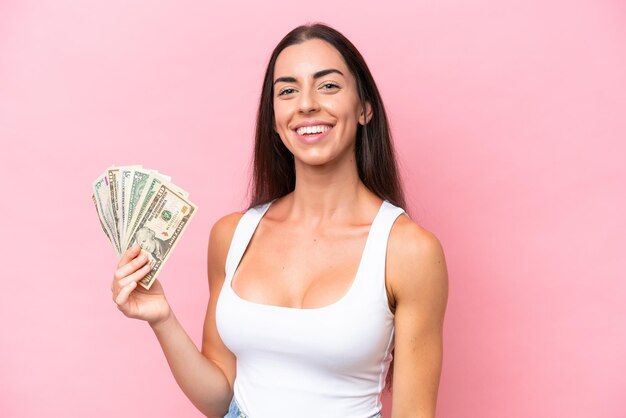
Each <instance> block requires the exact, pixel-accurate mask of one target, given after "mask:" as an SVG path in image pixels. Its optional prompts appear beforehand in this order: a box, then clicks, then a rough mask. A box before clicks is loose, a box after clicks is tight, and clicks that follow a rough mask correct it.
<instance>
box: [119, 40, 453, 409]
mask: <svg viewBox="0 0 626 418" xmlns="http://www.w3.org/2000/svg"><path fill="white" fill-rule="evenodd" d="M328 69H334V70H338V72H334V71H333V72H330V73H327V74H325V75H324V76H322V77H314V74H316V73H317V74H318V75H319V72H320V71H321V70H328ZM340 73H341V74H340ZM274 79H275V80H279V81H278V82H277V83H276V84H275V89H274V90H275V92H274V107H275V130H276V131H277V132H278V133H279V135H280V137H281V139H282V141H283V143H284V144H285V146H286V147H287V148H288V149H289V150H290V151H291V152H292V153H293V155H294V160H295V168H296V187H295V190H294V192H292V193H290V194H288V195H286V196H284V197H282V198H280V199H277V200H276V201H275V202H274V203H273V204H272V206H271V207H270V209H269V210H268V211H267V213H266V214H265V216H264V217H263V219H262V220H261V222H260V224H259V226H258V228H257V230H256V232H255V234H254V235H253V237H252V240H251V242H250V244H249V247H248V251H247V252H246V254H245V255H244V257H243V259H242V261H241V263H240V264H239V266H238V268H237V271H236V273H235V276H234V278H233V289H234V290H235V292H237V294H238V295H239V296H240V297H242V298H244V299H247V300H250V301H253V302H257V303H263V304H271V305H280V306H288V307H293V308H314V307H321V306H325V305H328V304H331V303H333V302H335V301H337V300H339V299H340V298H341V297H342V296H343V295H344V294H345V293H346V292H347V291H348V289H349V287H350V286H351V284H352V281H353V279H354V276H355V273H356V269H357V266H358V263H359V260H360V257H361V254H362V251H363V247H364V245H365V240H366V238H367V234H368V231H369V228H370V226H371V223H372V221H373V219H374V217H375V216H376V213H377V212H378V209H379V208H380V205H381V203H382V201H381V199H380V198H378V197H377V196H375V195H374V194H372V193H371V192H370V191H369V190H368V189H367V188H366V187H365V186H364V185H363V183H362V182H361V181H360V179H359V177H358V173H357V166H356V161H355V157H354V145H355V137H356V128H357V124H358V123H361V124H363V123H366V122H367V120H369V118H370V117H371V109H370V107H369V105H368V104H366V109H365V112H366V113H365V114H364V113H363V109H362V106H361V104H360V103H359V100H358V95H357V92H356V81H355V79H354V77H353V76H352V75H351V73H350V71H349V70H348V68H347V67H346V64H345V62H344V61H343V58H342V57H341V55H340V54H339V53H338V52H337V51H336V50H335V49H334V48H333V47H332V46H331V45H329V44H327V43H326V42H324V41H321V40H316V39H314V40H309V41H306V42H304V43H302V44H298V45H293V46H290V47H288V48H286V49H285V50H283V51H282V52H281V54H280V55H279V57H278V60H277V62H276V68H275V74H274ZM311 120H316V121H323V122H325V123H329V124H331V125H332V126H333V127H332V129H331V130H330V131H329V132H328V134H327V136H326V137H325V138H324V139H323V140H322V141H320V142H319V143H315V144H307V143H304V142H302V141H300V140H299V139H298V135H297V134H296V132H295V131H294V127H295V125H298V124H300V123H301V122H306V121H311ZM241 216H242V213H233V214H230V215H227V216H225V217H223V218H222V219H220V220H219V221H218V222H216V224H215V225H214V226H213V229H212V230H211V234H210V238H209V247H208V276H209V286H210V290H211V292H210V298H209V304H208V308H207V314H206V318H205V325H204V336H203V343H202V349H201V351H198V349H197V348H196V347H195V345H194V344H193V342H192V341H191V340H190V339H189V337H188V336H187V334H186V333H185V331H184V330H183V328H182V327H181V326H180V324H179V322H178V321H177V320H176V317H175V316H174V314H173V313H172V310H171V309H170V307H169V305H168V303H167V300H166V299H165V296H164V294H163V291H162V288H161V286H160V284H159V283H158V281H157V282H155V284H154V285H153V287H152V288H151V289H150V291H145V290H144V289H143V288H141V287H137V286H136V283H137V281H138V280H140V279H141V278H142V277H143V276H144V275H145V274H146V273H147V272H148V271H149V269H147V268H145V267H142V266H143V265H144V264H145V262H146V260H145V258H143V256H141V255H140V252H139V246H138V245H137V246H135V247H133V248H131V249H130V250H128V251H127V253H126V254H124V256H123V258H122V260H121V261H120V264H119V265H118V269H117V271H116V272H115V275H114V280H113V285H112V291H113V298H114V300H115V302H116V303H117V305H118V307H119V309H120V310H121V311H122V312H123V313H124V314H125V315H127V316H129V317H133V318H140V319H144V320H146V321H148V323H149V324H150V325H151V327H152V328H153V330H154V332H155V334H156V336H157V338H158V340H159V342H160V344H161V346H162V348H163V351H164V353H165V356H166V358H167V360H168V363H169V365H170V368H171V369H172V373H173V374H174V377H175V378H176V380H177V382H178V384H179V385H180V387H181V388H182V389H183V391H184V392H185V394H186V395H187V396H188V397H189V398H190V400H191V401H192V402H193V403H194V405H196V407H198V409H200V410H201V411H202V412H203V413H204V414H205V415H206V416H210V417H223V416H224V414H225V413H226V411H227V409H228V404H229V402H230V399H231V398H232V385H233V382H234V379H235V374H236V370H235V364H236V359H235V356H234V355H233V354H232V353H231V352H230V351H229V350H228V349H227V348H226V347H225V346H224V344H223V342H222V341H221V339H220V337H219V334H218V333H217V328H216V324H215V307H216V303H217V297H218V295H219V293H220V290H221V288H222V285H223V283H224V265H225V262H226V255H227V253H228V249H229V245H230V242H231V240H232V237H233V234H234V230H235V228H236V226H237V223H238V221H239V219H240V218H241ZM276 254H281V257H280V259H279V260H277V257H276ZM320 259H322V260H324V261H325V262H324V263H314V262H307V261H306V260H320ZM385 285H386V290H387V296H388V300H389V305H390V309H391V310H392V311H393V312H394V313H395V319H394V321H395V368H394V381H393V399H392V410H393V413H392V416H393V417H394V418H405V417H420V418H426V417H434V416H435V407H436V403H437V391H438V386H439V379H440V374H441V363H442V352H443V344H442V337H443V320H444V314H445V308H446V303H447V294H448V279H447V271H446V264H445V258H444V254H443V250H442V248H441V245H440V243H439V241H438V240H437V238H436V237H435V236H434V235H433V234H432V233H430V232H429V231H427V230H425V229H424V228H422V227H420V226H419V225H417V224H415V223H414V222H413V221H411V220H410V219H409V218H408V217H406V216H404V215H401V216H400V217H399V218H398V219H397V220H396V222H395V223H394V225H393V227H392V230H391V233H390V236H389V242H388V246H387V263H386V278H385Z"/></svg>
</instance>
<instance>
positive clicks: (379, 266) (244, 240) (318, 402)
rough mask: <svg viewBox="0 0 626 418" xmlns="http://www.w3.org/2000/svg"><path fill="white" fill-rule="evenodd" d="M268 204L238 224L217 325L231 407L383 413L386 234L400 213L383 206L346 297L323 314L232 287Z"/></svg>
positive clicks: (254, 417)
mask: <svg viewBox="0 0 626 418" xmlns="http://www.w3.org/2000/svg"><path fill="white" fill-rule="evenodd" d="M270 204H271V202H270V203H266V204H264V205H260V206H257V207H255V208H251V209H249V210H248V211H247V212H246V213H245V214H244V215H243V216H242V217H241V219H240V221H239V224H238V225H237V228H236V229H235V234H234V236H233V240H232V242H231V245H230V249H229V251H228V256H227V258H226V278H225V280H224V285H223V287H222V290H221V292H220V295H219V298H218V302H217V308H216V309H217V311H216V322H217V329H218V332H219V334H220V337H221V338H222V341H223V342H224V344H226V346H227V347H228V348H229V349H230V351H231V352H232V353H233V354H235V356H236V358H237V375H236V378H235V386H234V392H235V399H236V400H237V403H238V404H239V407H240V409H241V411H242V412H243V413H245V414H246V415H248V416H250V417H251V418H281V417H292V416H297V417H300V418H309V417H310V418H321V417H324V418H332V417H337V418H349V417H354V418H366V417H371V416H373V415H376V414H377V413H378V412H380V410H381V401H380V395H381V392H382V389H383V387H384V385H385V377H386V374H387V370H388V369H389V363H390V362H391V350H392V349H393V344H394V343H393V341H394V338H393V335H394V332H393V314H392V313H391V311H390V310H389V305H388V300H387V293H386V291H385V256H386V251H387V240H388V238H389V232H390V230H391V226H392V225H393V223H394V221H395V220H396V218H397V217H398V216H399V215H400V214H402V213H403V212H404V211H403V210H402V209H401V208H399V207H396V206H394V205H392V204H391V203H389V202H387V201H383V203H382V205H381V207H380V209H379V211H378V213H377V215H376V218H375V219H374V221H373V223H372V225H371V227H370V231H369V233H368V236H367V241H366V244H365V249H364V251H363V254H362V256H361V261H360V264H359V267H358V270H357V273H356V277H355V278H354V281H353V283H352V285H351V287H350V289H349V290H348V292H347V293H346V294H345V295H344V296H343V297H342V298H341V299H339V300H338V301H337V302H334V303H332V304H330V305H328V306H324V307H321V308H311V309H298V308H289V307H282V306H275V305H265V304H260V303H254V302H250V301H247V300H245V299H242V298H241V297H239V296H238V295H237V294H236V293H235V291H234V290H233V288H232V285H231V282H232V278H233V275H234V272H235V270H236V269H237V266H238V265H239V262H240V261H241V258H242V256H243V254H244V252H245V250H246V248H247V246H248V243H249V242H250V239H251V238H252V235H253V234H254V231H255V230H256V227H257V225H258V224H259V221H260V220H261V218H262V217H263V215H264V214H265V212H266V211H267V209H268V208H269V207H270Z"/></svg>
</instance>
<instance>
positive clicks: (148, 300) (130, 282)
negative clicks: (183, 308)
mask: <svg viewBox="0 0 626 418" xmlns="http://www.w3.org/2000/svg"><path fill="white" fill-rule="evenodd" d="M147 262H148V258H147V257H146V256H145V255H143V254H142V253H141V247H140V246H139V244H135V245H133V246H132V247H131V248H129V249H128V250H126V252H125V253H124V255H123V256H122V258H121V260H120V262H119V263H118V265H117V270H115V274H114V275H113V283H112V284H111V292H112V294H113V301H114V302H115V303H116V304H117V307H118V309H119V310H120V311H122V313H123V314H124V315H126V316H127V317H129V318H136V319H142V320H144V321H147V322H148V323H150V325H152V326H154V325H156V324H158V323H160V322H162V321H165V320H166V319H167V318H169V316H170V315H171V310H170V305H169V304H168V303H167V299H165V294H164V293H163V288H162V287H161V284H160V283H159V281H158V280H155V281H154V283H152V286H151V287H150V290H146V289H144V288H143V287H141V286H138V285H137V282H139V281H140V280H141V279H142V278H143V277H144V276H145V275H146V274H148V273H149V272H150V269H151V268H150V265H149V264H148V263H147Z"/></svg>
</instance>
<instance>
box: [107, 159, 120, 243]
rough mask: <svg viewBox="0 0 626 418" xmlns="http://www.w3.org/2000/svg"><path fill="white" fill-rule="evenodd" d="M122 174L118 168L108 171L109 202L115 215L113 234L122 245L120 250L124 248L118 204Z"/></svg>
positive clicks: (111, 168)
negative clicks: (120, 175) (119, 176)
mask: <svg viewBox="0 0 626 418" xmlns="http://www.w3.org/2000/svg"><path fill="white" fill-rule="evenodd" d="M119 172H120V169H119V168H118V167H109V168H108V169H107V179H108V182H109V200H110V201H111V213H112V215H113V227H114V228H113V229H114V231H112V232H113V234H115V239H116V240H117V242H118V243H120V248H122V245H121V242H122V240H121V237H120V230H121V228H120V220H119V210H120V205H119V203H118V200H117V197H118V193H117V187H118V185H119V182H118V180H117V177H118V174H119Z"/></svg>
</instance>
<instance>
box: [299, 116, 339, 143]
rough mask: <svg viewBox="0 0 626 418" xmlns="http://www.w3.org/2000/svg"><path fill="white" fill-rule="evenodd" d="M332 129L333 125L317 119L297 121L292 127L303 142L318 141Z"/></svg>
mask: <svg viewBox="0 0 626 418" xmlns="http://www.w3.org/2000/svg"><path fill="white" fill-rule="evenodd" d="M332 129H333V125H331V124H328V123H325V122H318V121H310V122H304V123H299V124H298V125H296V126H295V127H294V131H295V133H296V135H297V137H298V139H299V140H300V141H301V142H303V143H305V144H315V143H318V142H320V141H321V140H322V139H324V138H325V137H326V136H327V135H328V133H329V132H330V131H331V130H332Z"/></svg>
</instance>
